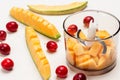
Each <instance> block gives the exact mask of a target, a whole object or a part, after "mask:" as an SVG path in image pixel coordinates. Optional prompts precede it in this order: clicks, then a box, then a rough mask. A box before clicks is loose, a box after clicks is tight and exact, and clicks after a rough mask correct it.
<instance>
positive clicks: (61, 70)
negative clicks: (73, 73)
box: [55, 65, 68, 78]
mask: <svg viewBox="0 0 120 80" xmlns="http://www.w3.org/2000/svg"><path fill="white" fill-rule="evenodd" d="M55 72H56V75H57V77H59V78H66V77H67V74H68V69H67V67H66V66H64V65H60V66H58V67H57V68H56V71H55Z"/></svg>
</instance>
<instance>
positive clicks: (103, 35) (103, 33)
mask: <svg viewBox="0 0 120 80" xmlns="http://www.w3.org/2000/svg"><path fill="white" fill-rule="evenodd" d="M96 36H98V37H99V38H101V39H104V38H107V37H109V36H110V34H109V33H108V32H107V31H106V30H98V31H97V32H96Z"/></svg>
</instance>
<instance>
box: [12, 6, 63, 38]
mask: <svg viewBox="0 0 120 80" xmlns="http://www.w3.org/2000/svg"><path fill="white" fill-rule="evenodd" d="M10 15H11V16H12V17H13V18H15V19H16V20H18V21H20V22H22V23H24V24H26V25H28V26H31V27H33V28H34V29H35V30H36V31H38V32H40V33H41V34H43V35H46V36H47V37H50V38H53V39H58V38H59V37H60V36H61V35H60V33H59V32H58V30H57V29H56V27H55V26H54V25H53V24H51V23H50V22H48V21H47V20H45V19H44V18H43V17H41V16H38V15H36V14H34V13H32V12H31V11H28V10H24V9H23V8H17V7H13V8H12V9H11V10H10Z"/></svg>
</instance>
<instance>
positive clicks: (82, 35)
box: [79, 31, 87, 40]
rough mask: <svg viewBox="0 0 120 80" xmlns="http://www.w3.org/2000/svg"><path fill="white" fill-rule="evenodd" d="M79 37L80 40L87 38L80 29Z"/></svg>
mask: <svg viewBox="0 0 120 80" xmlns="http://www.w3.org/2000/svg"><path fill="white" fill-rule="evenodd" d="M79 38H80V39H82V40H86V39H87V37H86V35H85V34H84V33H83V32H82V31H80V33H79Z"/></svg>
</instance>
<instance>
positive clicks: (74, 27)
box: [67, 24, 78, 36]
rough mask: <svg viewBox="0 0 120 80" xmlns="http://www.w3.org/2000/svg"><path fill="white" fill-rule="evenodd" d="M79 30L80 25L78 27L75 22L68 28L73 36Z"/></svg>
mask: <svg viewBox="0 0 120 80" xmlns="http://www.w3.org/2000/svg"><path fill="white" fill-rule="evenodd" d="M77 30H78V27H77V25H75V24H71V25H70V26H69V27H68V28H67V32H68V33H69V34H71V35H72V36H73V35H74V34H75V33H76V32H77Z"/></svg>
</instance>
